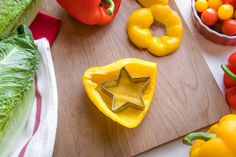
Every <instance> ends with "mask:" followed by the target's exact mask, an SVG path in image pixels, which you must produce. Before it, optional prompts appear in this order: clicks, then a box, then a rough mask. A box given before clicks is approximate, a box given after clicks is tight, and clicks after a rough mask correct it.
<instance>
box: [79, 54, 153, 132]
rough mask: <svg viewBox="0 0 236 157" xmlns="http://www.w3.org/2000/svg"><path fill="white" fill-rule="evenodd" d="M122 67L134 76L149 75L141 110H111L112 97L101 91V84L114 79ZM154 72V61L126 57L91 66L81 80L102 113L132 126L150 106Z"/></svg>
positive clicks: (141, 118)
mask: <svg viewBox="0 0 236 157" xmlns="http://www.w3.org/2000/svg"><path fill="white" fill-rule="evenodd" d="M123 67H125V68H126V70H128V71H129V73H130V75H132V77H134V78H139V77H147V76H148V77H150V81H149V84H148V86H147V88H146V89H145V91H144V93H143V100H144V103H145V108H144V109H142V110H138V109H134V108H126V109H125V110H123V111H121V112H117V113H116V112H113V111H112V110H111V104H112V99H111V98H110V97H108V96H107V95H106V94H105V93H104V92H103V91H102V88H101V84H102V83H103V82H106V81H111V80H115V79H116V78H117V75H118V74H119V72H120V70H121V69H122V68H123ZM156 73H157V65H156V63H153V62H148V61H144V60H140V59H135V58H126V59H122V60H119V61H116V62H114V63H112V64H109V65H107V66H103V67H92V68H90V69H88V70H87V71H86V72H85V73H84V75H83V79H82V80H83V84H84V87H85V91H86V93H87V95H88V97H89V98H90V100H91V101H92V102H93V103H94V104H95V105H96V107H97V108H98V109H99V110H100V111H101V112H102V113H104V114H105V115H106V116H108V117H109V118H111V119H112V120H113V121H115V122H118V123H119V124H121V125H123V126H125V127H127V128H134V127H136V126H138V125H139V124H140V123H141V122H142V120H143V118H144V117H145V115H146V113H147V111H148V109H149V107H150V104H151V101H152V98H153V95H154V90H155V85H156ZM130 94H132V93H130Z"/></svg>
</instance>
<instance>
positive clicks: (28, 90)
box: [0, 25, 39, 157]
mask: <svg viewBox="0 0 236 157" xmlns="http://www.w3.org/2000/svg"><path fill="white" fill-rule="evenodd" d="M15 33H16V34H14V35H12V36H10V37H7V38H3V39H2V40H0V157H6V156H7V154H8V153H9V151H10V150H11V148H12V146H13V145H14V141H15V140H16V138H17V137H18V136H19V134H20V133H21V132H22V130H23V128H24V126H25V123H26V122H27V119H28V117H29V114H30V111H31V108H32V104H33V100H34V77H35V73H36V70H37V68H38V64H39V52H38V48H37V46H36V45H35V44H34V40H33V37H32V34H31V32H30V31H29V29H28V28H27V26H25V25H21V26H19V27H18V29H17V31H16V32H15Z"/></svg>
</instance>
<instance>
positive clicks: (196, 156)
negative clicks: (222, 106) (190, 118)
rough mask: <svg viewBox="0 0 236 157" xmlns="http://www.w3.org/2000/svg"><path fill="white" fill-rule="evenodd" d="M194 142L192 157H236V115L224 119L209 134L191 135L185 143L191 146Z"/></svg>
mask: <svg viewBox="0 0 236 157" xmlns="http://www.w3.org/2000/svg"><path fill="white" fill-rule="evenodd" d="M194 140H196V142H195V143H194V144H193V146H192V148H191V151H190V156H191V157H236V115H233V114H230V115H227V116H225V117H223V118H222V119H221V120H220V122H219V123H218V124H215V125H213V126H212V127H211V128H210V129H209V131H208V133H203V132H200V133H192V134H189V135H188V136H186V137H185V139H184V143H185V144H188V145H191V144H192V142H193V141H194Z"/></svg>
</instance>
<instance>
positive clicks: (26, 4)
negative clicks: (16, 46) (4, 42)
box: [0, 0, 44, 36]
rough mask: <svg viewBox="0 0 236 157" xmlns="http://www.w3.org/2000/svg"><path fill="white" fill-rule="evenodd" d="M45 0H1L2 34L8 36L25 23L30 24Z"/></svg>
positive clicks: (0, 29) (0, 31) (0, 22)
mask: <svg viewBox="0 0 236 157" xmlns="http://www.w3.org/2000/svg"><path fill="white" fill-rule="evenodd" d="M43 2H44V0H0V36H7V35H8V34H9V33H10V32H11V31H12V30H14V29H15V28H16V27H18V26H19V24H21V23H24V24H26V25H29V24H30V23H31V22H32V21H33V19H34V18H35V16H36V15H37V13H38V10H39V8H40V7H41V5H42V4H43Z"/></svg>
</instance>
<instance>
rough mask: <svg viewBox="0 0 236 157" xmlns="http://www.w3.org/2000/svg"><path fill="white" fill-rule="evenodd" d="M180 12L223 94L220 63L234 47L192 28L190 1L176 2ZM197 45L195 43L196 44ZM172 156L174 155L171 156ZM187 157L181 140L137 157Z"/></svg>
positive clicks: (177, 0) (185, 148) (186, 149)
mask: <svg viewBox="0 0 236 157" xmlns="http://www.w3.org/2000/svg"><path fill="white" fill-rule="evenodd" d="M176 3H177V5H178V7H179V8H180V12H181V13H182V16H183V18H184V20H185V22H186V23H187V25H188V27H189V28H190V29H191V31H192V33H193V34H194V36H195V37H196V39H197V41H198V44H199V45H200V47H201V48H202V52H203V56H204V58H205V60H206V62H207V64H208V66H209V68H210V70H211V72H212V74H213V76H214V78H215V79H216V82H217V84H218V85H219V87H220V89H221V91H222V92H223V90H224V86H223V78H222V77H223V71H222V70H221V68H220V65H221V64H222V63H226V62H227V58H228V56H229V55H230V54H232V53H233V52H234V51H236V46H235V47H230V46H221V45H217V44H214V43H212V42H210V41H208V40H207V39H205V38H204V37H203V36H201V35H200V34H199V33H198V32H197V30H196V29H195V27H194V26H193V23H192V20H191V0H176ZM196 44H197V43H196ZM173 154H174V155H173ZM173 156H174V157H189V147H187V146H185V145H183V144H182V139H178V140H175V141H173V142H170V143H168V144H165V145H163V146H160V147H157V148H155V149H153V150H150V151H148V152H145V153H143V154H141V155H139V157H173Z"/></svg>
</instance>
